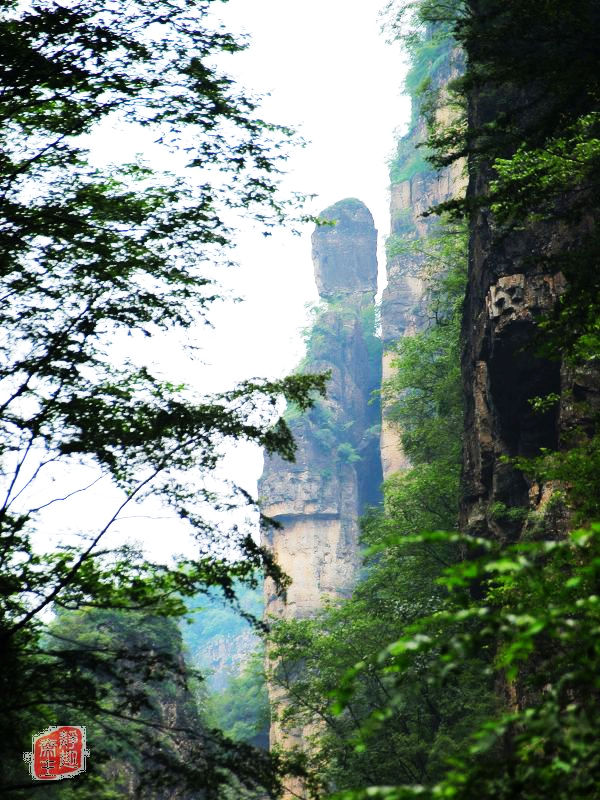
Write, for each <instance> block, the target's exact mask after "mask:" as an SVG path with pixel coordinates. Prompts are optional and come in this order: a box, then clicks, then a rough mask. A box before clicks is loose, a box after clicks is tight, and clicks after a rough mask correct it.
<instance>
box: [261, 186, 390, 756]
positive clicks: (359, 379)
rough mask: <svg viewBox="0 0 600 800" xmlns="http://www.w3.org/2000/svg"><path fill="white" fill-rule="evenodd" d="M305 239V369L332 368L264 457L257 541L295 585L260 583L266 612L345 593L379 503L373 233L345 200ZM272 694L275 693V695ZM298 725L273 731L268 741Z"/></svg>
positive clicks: (305, 610) (361, 209)
mask: <svg viewBox="0 0 600 800" xmlns="http://www.w3.org/2000/svg"><path fill="white" fill-rule="evenodd" d="M320 217H321V218H322V219H325V220H329V221H331V222H332V223H335V224H333V225H323V226H319V227H317V228H316V230H315V232H314V234H313V237H312V253H313V264H314V271H315V280H316V283H317V287H318V290H319V295H320V297H321V300H322V302H321V304H320V306H319V307H318V308H317V309H316V310H315V314H314V320H313V324H312V327H311V329H310V331H309V333H308V336H307V355H306V358H305V359H304V362H303V364H302V365H301V369H302V371H305V372H326V371H329V372H330V373H331V379H330V381H329V383H328V390H327V397H326V399H324V400H322V401H319V403H318V404H317V405H316V406H315V408H313V409H312V410H311V411H310V412H309V413H308V414H305V415H300V414H298V413H297V412H296V411H295V410H294V409H290V410H288V412H287V414H286V419H287V422H288V424H289V425H290V427H291V429H292V432H293V434H294V438H295V440H296V444H297V452H296V461H295V463H289V462H287V461H283V460H282V459H281V458H279V457H272V458H268V459H267V460H266V463H265V467H264V472H263V475H262V478H261V481H260V483H259V496H260V497H261V505H262V510H263V512H264V513H265V514H266V515H267V516H269V517H272V518H273V519H275V520H276V521H277V522H278V523H279V524H280V525H281V528H279V529H275V530H272V531H271V533H270V534H269V535H268V538H267V539H266V541H265V542H264V543H265V544H266V545H267V546H268V547H270V548H271V550H272V551H273V552H274V554H275V556H276V558H277V562H278V563H279V564H280V566H281V567H282V568H283V570H284V571H285V572H286V573H287V574H288V575H289V576H290V578H291V579H292V583H291V585H290V587H289V590H288V593H287V602H284V601H283V600H282V599H281V598H279V597H277V596H276V595H275V593H274V591H273V587H272V585H270V584H269V582H267V585H266V588H265V593H266V596H265V604H266V616H267V618H268V617H271V616H275V617H280V618H286V619H290V618H304V617H308V616H310V615H312V614H314V613H315V612H316V611H317V610H318V609H319V608H321V606H322V604H323V601H324V599H325V598H329V599H335V598H342V597H347V596H349V594H350V593H351V591H352V588H353V586H354V584H355V582H356V579H357V575H358V569H359V566H360V553H359V518H360V516H361V514H362V513H363V512H364V510H365V508H366V506H367V505H370V504H376V503H377V502H378V501H379V489H380V484H381V480H382V473H381V463H380V458H379V432H380V427H379V422H380V416H379V407H378V404H377V400H376V399H375V400H374V399H373V397H372V393H373V391H374V390H377V389H378V388H379V386H380V382H381V348H380V341H379V339H378V338H377V337H376V335H375V308H374V300H375V292H376V288H377V257H376V242H377V232H376V230H375V227H374V224H373V218H372V216H371V213H370V212H369V210H368V209H367V207H366V206H365V205H364V204H363V203H362V202H360V201H359V200H355V199H346V200H342V201H340V202H339V203H336V204H335V205H333V206H331V207H329V208H327V209H325V210H324V211H323V212H322V213H321V215H320ZM275 699H276V698H275ZM289 737H292V739H294V740H296V741H298V740H301V739H302V738H303V732H302V731H296V732H288V733H287V734H284V733H283V732H282V730H281V729H280V727H279V726H278V725H273V727H272V730H271V744H272V745H273V744H284V743H289Z"/></svg>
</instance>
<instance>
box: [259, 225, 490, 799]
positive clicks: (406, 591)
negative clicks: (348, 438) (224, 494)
mask: <svg viewBox="0 0 600 800" xmlns="http://www.w3.org/2000/svg"><path fill="white" fill-rule="evenodd" d="M464 242H465V237H464V233H463V232H462V231H461V230H459V229H456V228H454V227H452V226H448V227H447V228H445V229H444V230H443V231H442V230H438V233H437V236H435V237H432V238H431V239H430V240H429V242H428V243H427V248H428V252H427V254H426V257H425V259H424V272H425V273H426V274H427V275H428V280H429V309H430V312H431V321H430V325H429V326H428V327H427V329H426V330H424V331H423V332H421V333H419V334H417V335H416V336H414V337H406V338H405V339H403V340H401V341H400V342H399V343H398V344H397V347H396V353H395V358H394V361H393V362H392V363H393V365H394V366H395V367H396V372H395V377H394V378H393V380H391V381H390V382H389V384H388V385H386V386H385V387H384V390H385V395H386V397H387V398H388V403H389V405H388V407H389V409H390V411H391V414H392V416H393V418H394V419H395V420H396V422H397V423H398V424H399V426H400V428H401V430H402V431H403V442H404V444H405V447H406V451H407V452H408V453H409V454H410V457H411V460H412V463H413V464H414V466H413V468H412V469H410V470H408V471H406V472H404V473H399V474H398V475H396V476H394V477H393V478H391V479H390V480H389V481H388V483H387V484H386V486H385V510H382V511H373V512H372V513H371V514H370V515H368V516H367V517H366V518H365V519H364V520H363V536H362V539H363V544H364V545H365V547H366V548H367V551H366V552H367V556H366V560H365V565H364V577H363V579H362V580H361V581H360V583H359V585H358V587H357V588H356V590H355V591H354V594H353V596H352V598H351V599H350V600H348V601H347V602H344V603H341V604H340V605H332V606H330V607H327V608H326V609H325V610H324V611H323V612H322V613H321V614H320V615H318V616H316V617H315V618H312V619H310V620H291V621H287V622H280V623H277V624H276V625H275V626H274V628H273V630H272V632H271V635H270V649H269V654H270V656H271V658H272V660H273V666H272V671H271V680H272V682H273V683H274V684H275V685H278V686H279V687H281V688H282V689H283V690H284V692H285V694H284V696H285V700H284V702H283V703H282V704H281V707H280V708H279V713H280V717H281V719H282V721H283V723H284V724H285V725H286V726H288V727H291V728H292V729H293V727H294V726H297V725H301V726H303V727H306V726H308V730H313V731H314V733H313V735H312V736H311V737H310V738H311V743H310V747H309V771H310V772H311V775H312V777H313V779H316V782H317V784H320V786H321V787H324V788H325V789H328V790H331V789H334V788H337V789H342V788H344V787H347V788H357V787H360V786H363V785H365V784H373V783H395V782H397V781H398V778H399V777H400V779H401V780H403V781H405V782H407V783H411V784H412V783H423V782H425V783H427V782H431V781H432V780H434V779H435V778H438V777H440V776H441V775H442V774H443V768H444V763H445V759H446V758H447V757H448V756H449V755H451V754H452V753H459V752H460V751H461V748H462V747H463V746H464V741H465V739H466V737H467V736H468V733H469V731H470V730H471V726H472V725H473V724H474V721H475V720H476V719H478V718H482V715H483V713H484V711H489V710H490V709H491V707H492V706H493V699H492V696H491V693H490V692H489V690H487V691H486V687H485V680H484V679H482V677H481V671H482V669H483V666H484V665H485V660H486V659H485V657H484V658H483V660H482V659H481V658H480V657H477V656H475V657H473V658H472V659H471V660H470V661H469V662H468V663H465V664H463V665H461V668H460V669H459V670H457V671H456V672H455V673H454V674H453V675H452V676H449V677H447V678H446V679H445V680H443V681H441V680H437V681H431V680H429V669H430V667H431V662H432V661H435V654H434V653H429V654H428V655H427V656H426V657H425V658H424V659H420V660H415V661H414V662H413V663H411V664H410V666H408V667H407V669H406V670H404V671H403V673H402V676H401V678H398V676H396V675H393V674H391V673H390V671H389V670H388V669H387V668H382V667H381V664H380V657H379V654H380V651H381V645H382V643H384V642H386V641H394V640H395V639H397V638H398V637H399V636H402V635H403V634H404V633H405V632H406V631H409V630H411V628H412V626H413V625H414V624H415V623H416V622H417V620H419V619H420V618H421V617H423V616H429V615H430V614H432V613H434V612H436V611H437V610H439V609H441V608H442V607H443V605H444V602H445V600H444V598H445V596H446V591H445V590H444V589H443V588H442V587H440V586H439V585H438V584H437V582H436V579H437V578H438V577H439V575H440V574H441V573H442V571H443V569H444V566H445V565H448V564H450V563H453V562H454V561H455V560H456V558H457V556H458V550H457V548H456V546H455V545H454V544H453V543H452V542H445V541H443V540H442V539H441V538H440V539H438V540H436V541H434V540H428V541H424V540H422V541H416V540H415V538H414V536H412V534H414V532H415V531H416V530H435V529H452V528H456V525H457V513H458V481H459V473H460V460H461V451H460V436H461V430H462V394H461V390H460V370H459V368H458V346H459V334H460V322H461V300H462V296H463V293H464V277H465V248H464ZM413 246H414V247H417V246H418V245H417V244H414V245H413ZM392 399H393V401H392ZM357 662H358V663H359V665H360V666H359V667H357V666H356V665H357ZM348 670H351V671H352V674H353V675H354V676H355V680H354V683H353V691H352V694H351V696H350V695H346V700H347V702H346V704H345V707H344V713H343V714H341V715H339V714H336V713H334V712H333V711H332V708H331V695H332V693H334V692H335V691H336V690H337V689H338V687H339V685H340V683H342V682H343V680H344V676H345V675H346V673H347V671H348Z"/></svg>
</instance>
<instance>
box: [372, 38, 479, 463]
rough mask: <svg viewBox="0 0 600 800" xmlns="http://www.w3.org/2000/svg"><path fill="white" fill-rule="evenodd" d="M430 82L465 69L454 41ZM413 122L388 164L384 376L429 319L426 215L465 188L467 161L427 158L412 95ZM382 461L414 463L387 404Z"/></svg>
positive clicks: (446, 114) (431, 219) (443, 110)
mask: <svg viewBox="0 0 600 800" xmlns="http://www.w3.org/2000/svg"><path fill="white" fill-rule="evenodd" d="M422 68H425V69H427V70H428V71H427V73H426V74H427V75H428V78H429V79H430V81H431V84H432V87H434V88H435V87H437V88H438V89H439V91H440V92H443V90H444V89H443V87H444V86H445V85H446V84H447V83H448V81H449V80H451V79H452V78H454V77H456V76H457V75H458V74H459V73H460V71H461V69H462V59H461V57H460V54H459V53H458V52H457V51H455V50H452V49H451V48H450V45H449V44H448V43H447V42H446V43H441V44H440V46H439V52H437V51H434V52H433V54H431V55H430V56H429V58H428V61H427V63H425V64H424V65H422ZM437 113H438V117H439V121H440V122H442V121H444V120H446V121H447V120H448V119H449V118H450V117H451V115H452V111H451V110H450V109H449V108H448V107H447V106H445V105H444V103H443V99H442V101H441V103H440V108H439V110H438V112H437ZM412 116H413V122H412V125H411V128H410V130H409V132H408V133H407V134H406V136H404V137H403V138H402V139H400V140H399V142H398V149H397V153H396V157H395V159H394V160H393V162H392V164H391V169H390V179H391V186H390V238H389V240H388V245H387V263H386V270H387V285H386V287H385V289H384V291H383V296H382V302H381V329H382V337H383V347H384V353H383V380H384V381H386V380H387V379H389V378H390V377H391V376H392V374H393V367H392V363H391V362H392V360H393V354H392V353H391V352H390V348H391V347H392V346H393V345H394V344H395V343H396V342H397V341H398V340H399V339H401V338H402V337H403V336H411V335H413V334H414V333H416V332H417V331H419V330H420V329H422V328H423V326H424V325H425V324H426V322H427V319H426V316H425V301H426V296H425V289H426V285H425V280H424V275H423V269H424V262H425V254H424V248H423V245H424V243H425V242H426V240H427V238H428V237H429V236H431V235H432V233H433V231H434V228H435V226H436V225H437V224H438V220H437V218H436V217H435V216H428V217H425V216H423V215H424V214H425V212H427V211H428V210H429V209H431V208H432V207H433V206H436V205H438V204H440V203H443V202H445V201H447V200H450V199H452V198H454V197H456V196H457V195H458V194H460V193H461V192H463V191H464V189H465V186H466V178H465V176H464V164H463V163H462V162H455V163H454V164H452V165H451V166H449V167H447V168H446V169H443V170H441V171H436V170H434V169H433V168H432V166H431V165H430V164H429V163H428V162H427V161H426V160H425V159H424V157H423V155H422V153H423V150H422V147H421V145H422V143H423V142H425V140H426V138H427V126H426V122H425V119H424V117H423V116H422V114H421V109H420V102H419V101H418V99H417V98H416V97H413V111H412ZM381 460H382V464H383V474H384V477H385V478H388V477H390V475H392V474H394V473H395V472H398V471H400V470H403V469H406V468H408V467H409V466H410V465H409V463H408V461H407V459H406V456H405V455H404V453H403V452H402V444H401V441H400V431H398V429H397V427H396V426H395V425H394V424H392V423H391V422H389V421H388V420H387V418H386V409H385V408H384V409H383V420H382V427H381Z"/></svg>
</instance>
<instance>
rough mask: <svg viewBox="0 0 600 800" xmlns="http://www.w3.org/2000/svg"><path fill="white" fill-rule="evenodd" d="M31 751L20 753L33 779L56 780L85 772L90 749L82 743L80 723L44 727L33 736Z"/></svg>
mask: <svg viewBox="0 0 600 800" xmlns="http://www.w3.org/2000/svg"><path fill="white" fill-rule="evenodd" d="M31 741H32V748H31V753H23V758H24V759H25V761H28V762H29V771H30V772H31V777H32V778H33V780H34V781H59V780H61V779H62V778H72V777H73V776H75V775H79V773H80V772H85V759H86V757H87V756H89V754H90V752H89V750H87V749H86V746H85V727H84V726H83V725H60V726H57V727H51V728H47V729H46V730H45V731H42V733H38V734H37V735H36V736H33V737H32V740H31Z"/></svg>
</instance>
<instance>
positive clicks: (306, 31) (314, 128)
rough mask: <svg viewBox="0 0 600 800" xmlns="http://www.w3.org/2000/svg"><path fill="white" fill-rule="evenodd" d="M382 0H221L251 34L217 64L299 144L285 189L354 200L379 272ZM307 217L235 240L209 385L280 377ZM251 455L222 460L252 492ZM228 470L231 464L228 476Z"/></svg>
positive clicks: (391, 61)
mask: <svg viewBox="0 0 600 800" xmlns="http://www.w3.org/2000/svg"><path fill="white" fill-rule="evenodd" d="M382 5H383V0H302V2H300V0H230V1H229V2H228V3H227V4H225V5H224V6H222V7H221V8H220V9H219V11H220V12H221V16H222V19H223V21H224V22H225V23H226V24H227V25H228V26H229V27H230V28H231V29H233V30H234V31H238V32H244V33H248V34H249V35H250V36H251V45H250V47H249V49H248V50H247V51H246V52H244V53H241V54H237V55H235V56H233V57H231V58H230V59H229V60H228V61H224V62H222V63H223V64H224V65H225V64H226V65H227V68H228V70H229V71H230V72H231V74H232V75H234V76H235V77H237V78H238V79H239V80H240V81H241V82H242V83H244V84H245V85H246V86H247V87H249V88H251V89H252V90H255V91H259V92H270V96H269V97H268V98H267V99H266V100H265V102H264V104H263V107H262V113H263V115H264V116H265V118H267V119H269V120H272V121H274V122H279V123H282V124H287V125H291V126H293V127H296V128H297V129H298V130H299V131H300V132H301V134H302V135H303V137H304V138H305V139H306V140H308V144H307V146H306V147H305V148H303V149H298V150H297V151H296V152H295V153H294V154H293V156H292V158H291V159H290V161H289V162H288V168H289V174H288V177H287V179H286V180H287V184H288V185H289V187H290V188H291V189H292V190H297V191H303V192H308V193H311V194H312V193H314V194H316V195H317V197H316V199H315V200H314V201H313V205H312V207H311V208H310V211H311V212H312V213H315V214H318V213H319V212H320V211H322V210H323V209H324V208H325V207H327V206H328V205H331V204H332V203H334V202H336V201H337V200H340V199H342V198H344V197H358V198H360V199H361V200H362V201H363V202H365V203H366V205H367V206H368V207H369V209H370V210H371V212H372V214H373V216H374V218H375V225H376V227H377V229H378V231H379V253H380V256H379V261H380V276H381V278H383V269H384V259H383V246H384V241H385V236H386V235H387V232H388V228H389V209H388V204H389V195H388V169H387V160H388V158H389V156H390V154H391V153H392V151H393V148H394V140H395V136H394V132H395V131H397V130H398V129H400V130H402V129H403V128H404V127H405V126H406V123H407V121H408V117H409V112H410V109H409V104H408V101H407V100H406V98H404V97H402V96H401V84H402V79H403V75H404V66H403V56H402V52H401V49H400V46H399V45H398V44H393V45H390V44H387V43H386V41H385V36H384V35H383V34H382V33H381V19H380V16H379V11H380V9H381V7H382ZM311 232H312V227H311V226H308V227H307V229H306V231H305V232H304V234H303V235H302V236H301V237H294V236H292V235H291V234H289V233H286V232H284V233H282V234H279V235H274V236H272V237H270V238H268V239H265V238H264V237H262V236H261V235H260V234H258V233H256V234H255V235H252V233H251V232H245V233H244V234H243V235H242V236H241V237H240V246H239V248H238V252H237V258H238V260H239V262H240V267H239V269H236V270H234V271H233V272H232V273H231V275H230V276H229V278H230V280H231V285H232V286H234V287H235V291H236V292H239V293H240V294H242V295H244V296H245V302H244V303H242V304H239V305H236V306H235V307H234V308H232V307H231V306H229V307H226V306H225V307H222V308H221V309H219V310H218V311H217V313H215V315H214V319H215V325H216V327H215V332H214V335H213V336H212V337H210V343H207V350H206V353H205V357H206V358H207V360H208V361H210V362H211V363H212V364H213V368H212V370H210V371H209V370H206V371H205V373H204V374H205V377H206V376H208V374H209V373H210V374H212V375H213V376H214V378H215V380H217V382H219V383H220V382H221V381H224V382H225V383H227V384H229V383H230V382H231V381H233V380H236V379H240V378H245V377H250V376H255V375H261V376H269V377H280V376H282V375H284V374H286V373H288V372H290V371H291V369H293V367H294V366H295V364H296V363H297V362H298V360H299V358H300V357H301V355H302V339H301V336H300V330H301V328H302V327H303V326H304V325H305V324H306V311H305V306H306V304H307V303H309V302H314V301H315V300H316V299H317V293H316V288H315V285H314V279H313V270H312V262H311V253H310V235H311ZM261 463H262V461H261V458H260V456H257V455H256V453H255V452H250V451H248V450H246V449H244V448H242V449H239V448H236V457H235V463H233V461H229V462H228V467H227V469H228V471H229V472H232V471H234V472H235V474H236V477H237V478H238V479H239V480H242V481H243V482H244V483H245V485H246V488H248V489H250V490H252V489H253V482H254V481H255V480H256V476H257V474H259V473H260V468H261ZM238 469H239V473H238Z"/></svg>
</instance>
